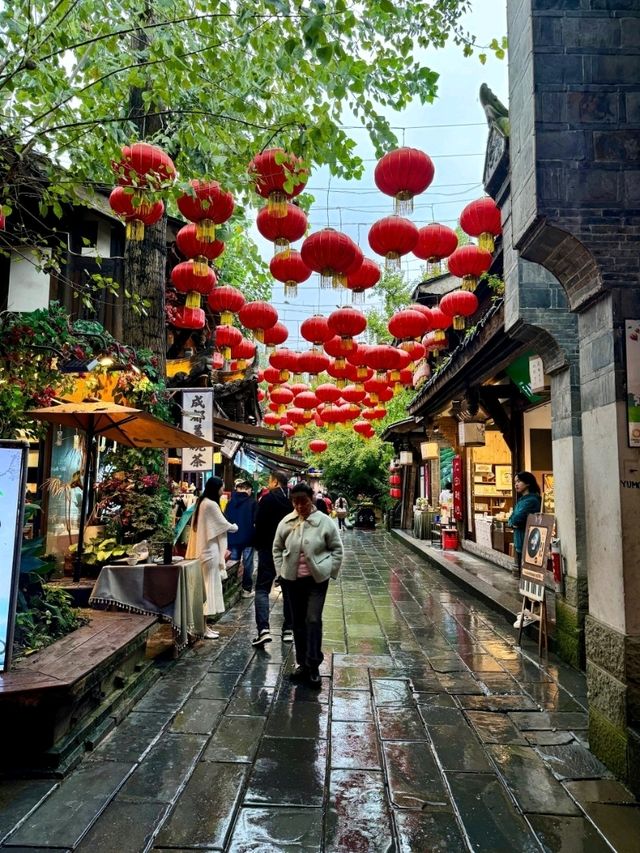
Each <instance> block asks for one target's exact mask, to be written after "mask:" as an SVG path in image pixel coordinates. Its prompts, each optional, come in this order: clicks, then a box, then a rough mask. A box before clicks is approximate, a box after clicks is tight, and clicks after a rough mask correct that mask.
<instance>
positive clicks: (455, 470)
mask: <svg viewBox="0 0 640 853" xmlns="http://www.w3.org/2000/svg"><path fill="white" fill-rule="evenodd" d="M451 486H452V490H453V517H454V518H455V520H456V521H460V520H461V519H462V516H463V504H462V456H454V457H453V459H452V460H451Z"/></svg>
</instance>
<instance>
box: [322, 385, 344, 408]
mask: <svg viewBox="0 0 640 853" xmlns="http://www.w3.org/2000/svg"><path fill="white" fill-rule="evenodd" d="M315 395H316V397H317V398H318V400H321V401H322V402H323V403H335V402H336V400H339V399H340V397H341V396H342V392H341V391H340V389H339V388H337V387H336V386H335V385H333V384H331V383H330V382H325V383H323V384H322V385H318V387H317V388H316V390H315Z"/></svg>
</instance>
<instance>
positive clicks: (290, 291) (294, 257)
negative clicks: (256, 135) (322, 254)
mask: <svg viewBox="0 0 640 853" xmlns="http://www.w3.org/2000/svg"><path fill="white" fill-rule="evenodd" d="M269 270H270V271H271V275H272V276H273V277H274V278H275V279H276V281H281V282H282V283H283V284H284V294H285V296H296V295H297V293H298V285H299V284H302V283H303V282H304V281H306V280H307V279H308V278H309V277H310V276H311V270H310V269H309V267H308V266H307V265H306V264H305V262H304V261H303V260H302V255H301V254H300V252H294V251H293V250H289V251H287V252H278V254H277V255H274V256H273V258H271V263H270V264H269Z"/></svg>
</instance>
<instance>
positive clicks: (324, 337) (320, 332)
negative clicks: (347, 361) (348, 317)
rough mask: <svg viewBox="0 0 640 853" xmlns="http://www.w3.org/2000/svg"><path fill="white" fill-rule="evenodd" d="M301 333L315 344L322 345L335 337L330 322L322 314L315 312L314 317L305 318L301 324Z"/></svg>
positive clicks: (306, 339)
mask: <svg viewBox="0 0 640 853" xmlns="http://www.w3.org/2000/svg"><path fill="white" fill-rule="evenodd" d="M300 334H301V335H302V337H303V338H304V339H305V341H309V342H310V343H312V344H313V345H314V346H322V344H324V343H326V342H327V341H328V340H330V339H331V338H332V337H333V332H332V331H331V329H330V328H329V322H328V320H327V318H326V317H323V316H322V314H314V315H313V316H312V317H307V319H306V320H303V321H302V323H301V324H300ZM330 355H331V353H330Z"/></svg>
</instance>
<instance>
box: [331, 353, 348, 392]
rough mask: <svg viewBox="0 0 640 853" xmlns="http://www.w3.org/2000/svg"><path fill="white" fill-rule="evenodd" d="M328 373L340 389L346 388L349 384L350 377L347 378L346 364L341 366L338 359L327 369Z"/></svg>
mask: <svg viewBox="0 0 640 853" xmlns="http://www.w3.org/2000/svg"><path fill="white" fill-rule="evenodd" d="M327 373H328V374H329V376H331V377H332V378H333V379H335V380H336V385H337V386H338V388H344V386H345V385H346V384H347V379H348V378H349V377H348V376H347V367H346V364H344V363H343V364H339V362H338V359H336V360H335V361H334V362H332V364H330V365H329V367H327Z"/></svg>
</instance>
